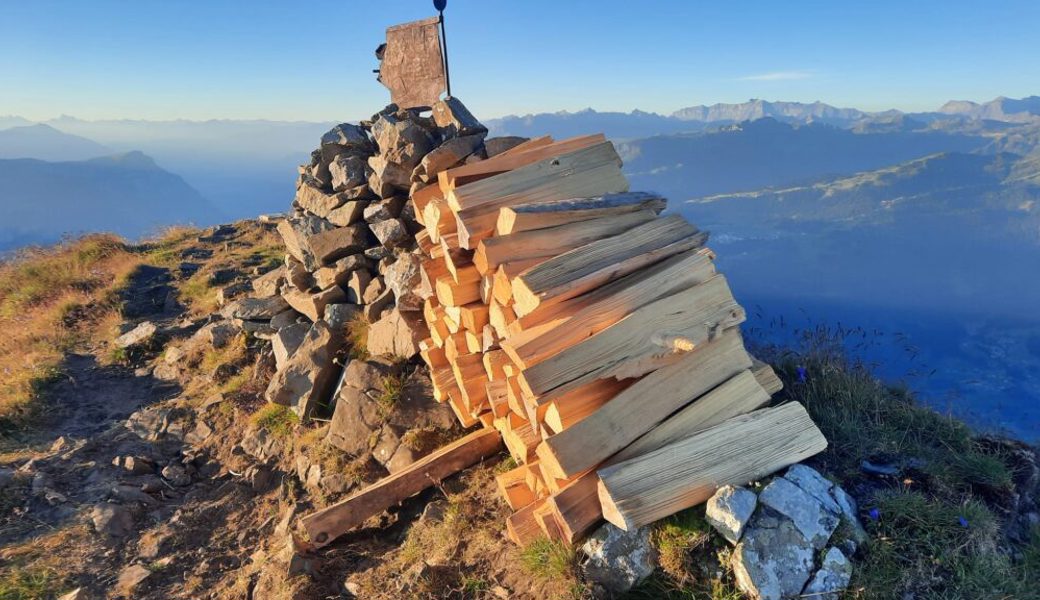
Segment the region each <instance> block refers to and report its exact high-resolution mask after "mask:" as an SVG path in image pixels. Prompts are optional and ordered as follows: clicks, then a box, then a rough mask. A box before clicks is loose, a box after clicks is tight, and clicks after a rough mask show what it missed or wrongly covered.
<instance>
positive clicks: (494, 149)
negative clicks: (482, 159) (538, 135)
mask: <svg viewBox="0 0 1040 600" xmlns="http://www.w3.org/2000/svg"><path fill="white" fill-rule="evenodd" d="M528 139H530V138H525V137H517V136H512V135H507V136H502V137H493V138H487V139H486V140H484V152H485V153H487V157H488V158H491V157H492V156H498V155H499V154H502V153H503V152H505V151H506V150H511V149H513V148H515V147H517V146H519V145H520V144H522V143H524V142H526V141H527V140H528Z"/></svg>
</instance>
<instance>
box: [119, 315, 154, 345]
mask: <svg viewBox="0 0 1040 600" xmlns="http://www.w3.org/2000/svg"><path fill="white" fill-rule="evenodd" d="M158 331H159V328H158V326H156V324H155V323H152V322H151V321H145V322H143V323H141V324H139V325H138V326H137V327H134V328H133V329H131V330H130V331H128V332H126V333H124V334H123V335H121V336H119V337H117V338H116V346H118V347H119V348H130V347H132V346H140V345H142V344H146V343H148V342H149V341H151V339H152V338H153V337H155V334H156V333H157V332H158Z"/></svg>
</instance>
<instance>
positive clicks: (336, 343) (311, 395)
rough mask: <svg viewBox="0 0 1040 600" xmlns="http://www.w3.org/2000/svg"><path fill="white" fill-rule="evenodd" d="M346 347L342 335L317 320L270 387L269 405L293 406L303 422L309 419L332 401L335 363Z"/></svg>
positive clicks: (337, 371) (272, 380)
mask: <svg viewBox="0 0 1040 600" xmlns="http://www.w3.org/2000/svg"><path fill="white" fill-rule="evenodd" d="M342 344H343V336H341V335H333V334H332V330H331V329H330V328H329V325H328V323H326V322H324V321H316V322H315V323H314V324H313V325H312V326H311V328H310V329H309V330H308V331H307V335H306V336H305V337H304V339H303V342H301V343H300V345H299V347H298V348H297V349H296V352H295V353H294V354H293V355H292V357H291V358H290V359H289V360H288V361H287V362H286V364H285V367H284V368H282V369H279V370H278V371H277V372H276V373H275V374H274V377H272V378H271V383H270V384H269V385H268V386H267V391H266V392H265V393H264V397H265V398H266V399H267V401H268V402H273V403H275V404H283V405H286V406H290V407H292V409H293V411H294V412H295V413H296V414H297V415H298V416H299V417H300V419H302V420H307V419H309V418H310V415H311V412H312V411H313V410H314V407H315V406H316V405H317V404H318V403H319V402H323V401H326V400H328V399H329V395H330V393H331V392H332V387H333V386H335V384H336V376H337V375H338V374H339V368H338V367H337V366H336V364H335V363H334V361H333V358H334V357H335V355H336V352H338V351H339V349H340V347H341V346H342Z"/></svg>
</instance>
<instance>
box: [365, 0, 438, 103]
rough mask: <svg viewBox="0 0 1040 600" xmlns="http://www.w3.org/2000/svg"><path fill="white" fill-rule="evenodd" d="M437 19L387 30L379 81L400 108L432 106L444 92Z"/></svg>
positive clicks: (404, 24) (432, 18)
mask: <svg viewBox="0 0 1040 600" xmlns="http://www.w3.org/2000/svg"><path fill="white" fill-rule="evenodd" d="M438 23H439V21H438V18H437V17H431V18H429V19H423V20H421V21H413V22H411V23H403V24H401V25H394V26H393V27H388V28H387V30H386V47H385V49H382V50H383V52H382V62H381V63H380V65H379V81H380V82H381V83H382V84H383V85H385V86H386V87H387V88H388V89H389V90H390V101H391V102H393V103H394V104H396V105H398V106H399V107H401V108H414V107H417V106H433V105H434V103H436V102H437V100H439V99H440V96H441V93H442V92H444V90H445V87H446V86H445V80H444V63H442V62H441V38H440V35H439V34H438V31H437V26H438Z"/></svg>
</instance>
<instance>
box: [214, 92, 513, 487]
mask: <svg viewBox="0 0 1040 600" xmlns="http://www.w3.org/2000/svg"><path fill="white" fill-rule="evenodd" d="M425 112H426V111H422V110H420V109H408V110H404V109H399V108H398V107H397V106H395V105H390V106H387V107H386V108H385V109H383V110H382V111H380V112H379V113H377V114H375V115H373V116H372V118H371V119H369V120H367V121H362V122H361V123H359V124H357V125H353V124H350V123H343V124H340V125H337V126H336V127H334V128H332V129H331V130H330V131H329V132H328V133H326V134H325V135H323V136H322V138H321V144H320V146H319V147H318V148H317V149H316V150H314V152H312V153H311V161H310V163H308V164H305V165H302V166H300V168H299V178H298V180H297V182H296V196H295V199H294V200H293V202H292V207H291V211H290V212H289V213H288V214H287V215H284V216H281V217H271V216H267V217H266V221H268V222H271V221H277V231H278V233H279V234H280V235H281V237H282V240H283V241H284V244H285V248H286V256H285V260H284V264H283V265H282V266H280V267H278V268H276V269H275V270H273V271H270V272H267V273H265V274H263V275H262V276H260V277H258V278H256V279H255V280H254V281H253V282H252V289H251V293H249V294H248V297H243V298H239V299H236V300H233V301H231V302H228V303H226V304H225V305H224V307H223V309H222V310H221V314H222V315H223V316H224V317H225V318H226V319H227V320H225V321H221V322H217V323H214V324H211V325H208V326H207V328H206V329H204V330H203V332H206V333H203V332H200V334H199V335H210V336H212V338H213V345H217V341H218V338H220V339H223V338H225V337H226V332H225V329H226V328H227V327H228V324H229V323H233V324H234V326H235V327H234V328H232V329H231V331H236V330H237V329H242V330H245V331H247V332H249V333H250V334H252V335H254V336H255V337H260V338H265V339H269V340H270V341H271V347H272V353H273V355H274V359H275V365H276V369H277V370H276V372H275V374H274V376H273V377H272V379H271V381H270V384H269V385H268V387H267V390H266V393H265V398H266V399H267V400H268V401H269V402H272V403H275V404H280V405H284V406H288V407H290V408H291V409H292V410H293V411H294V412H295V413H296V414H297V416H299V418H300V419H301V420H302V421H307V420H308V419H310V418H311V417H313V416H316V414H317V413H318V412H322V413H323V414H322V415H321V416H323V417H325V418H330V419H331V424H330V426H329V431H328V437H327V440H328V441H329V443H331V444H332V445H334V446H336V447H339V448H341V449H343V450H344V451H345V452H347V453H349V454H357V453H360V452H361V451H363V450H364V449H365V448H363V447H367V449H368V450H371V451H372V452H373V454H374V456H375V458H376V459H377V460H378V461H379V462H380V463H381V464H383V465H384V466H385V467H387V468H388V469H389V470H390V471H391V472H393V471H394V470H396V469H397V468H399V467H401V466H405V465H407V464H410V463H411V462H412V461H414V460H415V459H416V458H417V457H418V456H417V454H416V452H414V451H413V450H412V449H411V448H409V447H405V445H404V444H401V438H402V437H403V436H404V434H405V433H406V432H407V431H408V430H410V429H420V430H423V431H429V430H431V429H433V430H437V429H444V428H447V427H451V426H452V425H453V418H452V414H451V411H450V409H447V408H446V407H444V406H442V405H438V404H436V403H434V402H432V400H431V398H430V396H431V394H430V391H429V389H425V390H422V389H412V388H410V389H409V390H405V393H404V397H405V400H406V402H404V403H402V406H401V407H399V408H400V409H401V410H400V411H398V412H406V413H408V414H410V415H412V416H413V417H414V418H413V419H411V420H410V421H409V422H407V423H406V422H404V419H403V417H402V418H400V419H389V420H388V419H387V418H386V416H385V415H383V414H381V411H383V410H384V408H385V407H381V406H380V402H379V401H378V400H377V399H378V398H380V397H382V398H384V402H386V401H394V400H396V399H397V398H396V396H398V395H400V390H393V389H389V388H391V387H394V386H395V385H396V384H394V383H393V381H391V380H392V379H393V378H394V373H395V368H394V367H395V363H397V364H399V363H400V361H402V360H406V359H409V358H411V357H413V356H415V355H416V354H417V353H418V351H419V348H418V343H419V341H420V340H422V339H423V338H425V337H427V335H428V333H427V330H426V326H425V324H424V323H423V319H422V309H423V296H422V295H421V292H420V291H419V290H418V288H419V287H420V285H421V283H422V282H421V274H420V269H419V267H420V261H421V259H420V256H419V254H418V250H417V249H416V242H415V234H416V233H417V232H419V231H420V230H421V226H420V225H419V224H418V223H417V222H416V218H415V213H414V206H413V205H412V203H411V202H410V201H409V194H410V193H411V192H413V191H415V190H417V189H420V188H422V187H425V186H427V185H430V184H431V183H434V184H435V183H436V182H435V179H436V176H437V173H439V172H440V171H442V170H444V169H447V168H450V167H454V166H458V165H461V164H465V163H471V162H475V161H480V160H483V159H485V158H487V157H488V155H489V152H490V153H492V154H493V153H495V152H503V151H505V150H506V149H508V148H510V147H512V146H513V145H516V144H518V143H520V142H521V141H523V140H522V139H520V138H501V139H498V140H487V142H488V143H487V144H485V137H486V135H487V128H486V127H484V126H483V125H481V124H480V122H479V121H477V120H476V119H475V118H474V117H473V115H472V114H470V112H469V111H468V110H467V109H466V107H465V106H463V104H462V103H461V102H460V101H459V100H458V99H457V98H447V99H445V100H442V101H440V102H438V103H437V105H436V106H434V107H433V109H432V112H430V114H429V116H425V115H424V113H425ZM348 351H349V353H350V354H351V355H352V356H354V357H355V358H356V360H350V359H349V358H348V357H347V356H346V355H347V353H348ZM366 354H367V355H369V356H372V357H377V358H374V359H372V360H366V359H365V358H364V357H365V355H366ZM348 364H349V366H347V365H348ZM344 367H346V372H344ZM415 379H416V380H423V381H427V382H428V378H425V377H420V378H415ZM427 385H428V384H427ZM413 388H414V386H413ZM309 470H310V469H309V468H307V469H305V471H309ZM301 477H302V478H304V479H310V478H311V477H310V476H301Z"/></svg>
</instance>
